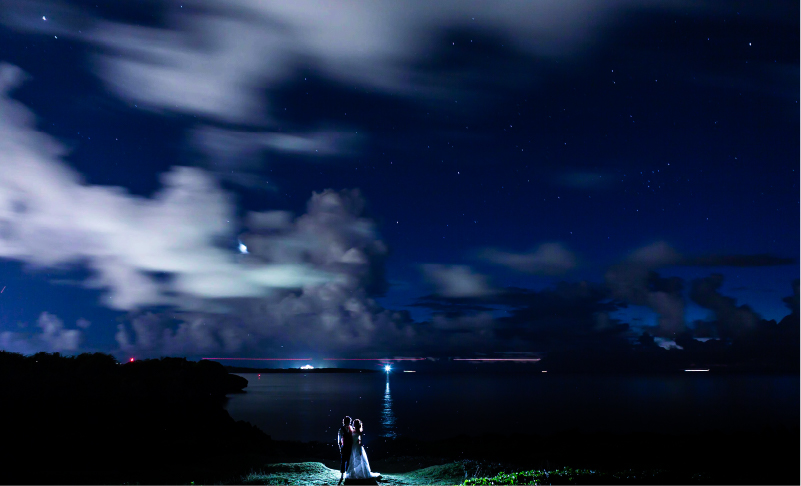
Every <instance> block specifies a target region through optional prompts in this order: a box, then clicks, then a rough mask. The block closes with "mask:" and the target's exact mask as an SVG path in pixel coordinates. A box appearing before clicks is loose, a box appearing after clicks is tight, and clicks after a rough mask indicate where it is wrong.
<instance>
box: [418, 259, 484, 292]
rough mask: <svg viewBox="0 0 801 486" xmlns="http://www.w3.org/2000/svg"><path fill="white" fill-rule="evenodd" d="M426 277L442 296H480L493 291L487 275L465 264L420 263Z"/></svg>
mask: <svg viewBox="0 0 801 486" xmlns="http://www.w3.org/2000/svg"><path fill="white" fill-rule="evenodd" d="M421 268H422V270H423V273H424V274H425V276H426V279H427V280H428V281H429V283H431V284H432V285H433V286H434V288H435V291H436V293H437V294H439V295H441V296H443V297H482V296H486V295H490V294H492V293H493V292H494V290H493V289H492V287H491V286H490V284H489V282H488V280H487V277H486V276H484V275H481V274H478V273H475V272H474V271H473V270H472V269H471V268H470V267H468V266H467V265H436V264H427V265H422V267H421Z"/></svg>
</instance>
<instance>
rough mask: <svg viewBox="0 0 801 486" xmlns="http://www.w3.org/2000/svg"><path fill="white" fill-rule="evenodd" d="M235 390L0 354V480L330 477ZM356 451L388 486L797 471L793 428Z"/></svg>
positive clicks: (168, 368)
mask: <svg viewBox="0 0 801 486" xmlns="http://www.w3.org/2000/svg"><path fill="white" fill-rule="evenodd" d="M246 385H247V382H246V380H244V379H243V378H241V377H238V376H236V375H232V374H229V373H228V372H227V371H226V369H225V368H224V367H223V366H222V365H221V364H219V363H215V362H210V361H200V362H197V363H196V362H191V361H187V360H185V359H182V358H162V359H159V360H144V361H136V362H133V363H124V364H118V363H117V362H116V361H115V359H114V358H113V357H111V356H109V355H104V354H100V353H96V354H82V355H79V356H76V357H64V356H59V355H58V354H47V353H38V354H35V355H33V356H27V357H26V356H22V355H20V354H15V353H7V352H2V351H0V390H2V400H0V413H2V417H3V429H2V430H3V439H4V440H3V442H4V444H3V445H4V446H5V447H4V449H5V451H6V452H5V453H4V455H3V459H4V461H3V467H2V468H0V482H2V483H5V484H8V483H14V484H42V483H45V484H119V483H142V484H190V483H192V482H194V483H195V484H201V483H229V484H230V483H243V482H248V483H262V484H264V483H269V484H274V483H276V481H277V483H280V482H282V481H283V482H287V481H290V482H293V483H296V484H312V483H318V484H324V483H327V482H330V477H331V476H332V474H333V475H334V476H337V475H336V474H335V471H334V472H332V471H331V468H336V467H337V465H338V462H339V459H338V452H337V450H336V448H335V446H334V444H333V443H330V444H329V443H317V442H311V443H299V442H289V441H275V440H271V439H270V437H269V436H268V435H266V434H264V433H263V432H262V431H260V430H259V429H257V428H256V427H254V426H252V425H250V424H248V423H246V422H242V421H240V422H236V421H234V420H233V419H232V418H231V417H230V416H229V415H228V413H227V412H226V411H225V409H224V403H225V395H226V394H229V393H237V392H241V391H242V390H243V389H244V387H245V386H246ZM521 413H525V404H521ZM508 432H512V431H508ZM368 453H369V455H370V461H371V464H372V465H373V469H374V470H377V471H380V472H382V473H386V476H385V480H384V481H385V482H390V483H396V484H431V483H450V484H454V483H455V482H463V481H465V480H467V481H468V484H514V483H524V482H530V483H540V484H548V483H550V484H622V483H629V484H681V483H696V484H699V483H700V484H799V479H800V478H799V430H798V429H797V428H795V429H792V430H764V431H762V432H759V433H750V434H729V433H722V432H706V433H699V434H694V435H682V436H673V435H669V434H632V435H612V434H581V433H578V432H575V433H563V434H559V435H556V436H548V437H532V436H515V435H497V436H484V437H471V436H464V437H457V438H454V439H451V440H442V441H418V440H412V439H407V438H399V439H394V440H389V439H386V440H385V439H378V438H374V439H373V440H372V441H371V442H370V443H369V447H368ZM292 463H305V464H306V465H305V466H292V465H291V464H292ZM287 464H290V465H288V466H287ZM309 464H317V465H316V466H312V465H309ZM326 466H327V467H326ZM318 469H319V471H317V470H318ZM315 471H317V472H315ZM304 475H305V476H304ZM306 476H308V477H306ZM281 478H284V479H281ZM337 479H338V478H337ZM457 480H458V481H457Z"/></svg>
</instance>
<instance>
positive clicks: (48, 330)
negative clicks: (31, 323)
mask: <svg viewBox="0 0 801 486" xmlns="http://www.w3.org/2000/svg"><path fill="white" fill-rule="evenodd" d="M36 326H37V327H38V328H40V329H41V331H40V332H32V333H20V332H11V331H6V332H2V333H0V349H4V350H6V351H12V352H18V353H23V354H31V353H35V352H38V351H48V352H65V351H66V352H75V351H78V349H79V348H80V344H81V341H82V340H83V331H81V330H80V329H65V327H64V322H63V321H62V320H61V319H59V318H58V316H56V315H54V314H50V313H49V312H42V313H41V314H40V315H39V318H38V319H37V321H36ZM84 329H85V328H84Z"/></svg>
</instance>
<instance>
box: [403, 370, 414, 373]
mask: <svg viewBox="0 0 801 486" xmlns="http://www.w3.org/2000/svg"><path fill="white" fill-rule="evenodd" d="M403 372H404V373H416V372H415V371H411V370H403Z"/></svg>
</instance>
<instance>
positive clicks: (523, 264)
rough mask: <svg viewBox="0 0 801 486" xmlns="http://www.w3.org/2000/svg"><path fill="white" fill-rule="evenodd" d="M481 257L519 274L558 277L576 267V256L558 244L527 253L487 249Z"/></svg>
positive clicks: (551, 244)
mask: <svg viewBox="0 0 801 486" xmlns="http://www.w3.org/2000/svg"><path fill="white" fill-rule="evenodd" d="M481 257H482V258H483V259H485V260H487V261H490V262H492V263H495V264H497V265H502V266H505V267H508V268H511V269H513V270H517V271H519V272H526V273H533V274H538V275H558V274H562V273H565V272H568V271H570V270H572V269H574V268H575V267H576V256H575V255H574V254H573V253H572V252H571V251H569V250H567V249H566V248H565V247H564V246H562V245H560V244H559V243H544V244H542V245H540V246H539V248H537V249H536V250H534V251H531V252H528V253H511V252H505V251H501V250H496V249H487V250H484V251H483V252H482V254H481Z"/></svg>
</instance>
